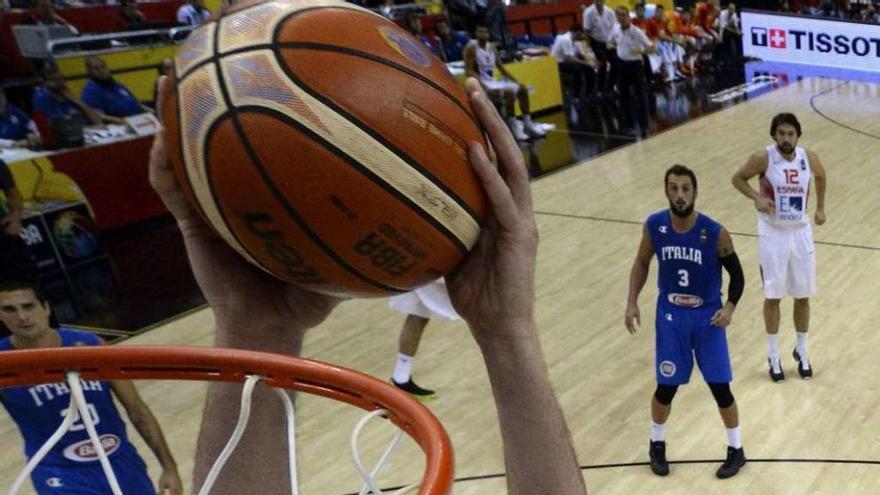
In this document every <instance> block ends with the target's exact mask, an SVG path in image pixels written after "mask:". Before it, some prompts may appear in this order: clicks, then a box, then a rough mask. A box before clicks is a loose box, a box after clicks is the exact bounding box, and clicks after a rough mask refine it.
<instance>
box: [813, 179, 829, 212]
mask: <svg viewBox="0 0 880 495" xmlns="http://www.w3.org/2000/svg"><path fill="white" fill-rule="evenodd" d="M826 186H827V184H826V179H825V177H819V176H817V177H816V208H817V209H819V211H825V187H826Z"/></svg>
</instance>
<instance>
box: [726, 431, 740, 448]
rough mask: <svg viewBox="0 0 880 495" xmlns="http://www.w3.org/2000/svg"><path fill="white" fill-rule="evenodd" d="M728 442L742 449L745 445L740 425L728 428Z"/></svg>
mask: <svg viewBox="0 0 880 495" xmlns="http://www.w3.org/2000/svg"><path fill="white" fill-rule="evenodd" d="M727 443H728V444H730V446H731V447H733V448H735V449H741V448H742V446H743V442H742V436H740V433H739V426H737V427H734V428H728V429H727Z"/></svg>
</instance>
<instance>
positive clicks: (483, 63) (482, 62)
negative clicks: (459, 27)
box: [471, 40, 496, 82]
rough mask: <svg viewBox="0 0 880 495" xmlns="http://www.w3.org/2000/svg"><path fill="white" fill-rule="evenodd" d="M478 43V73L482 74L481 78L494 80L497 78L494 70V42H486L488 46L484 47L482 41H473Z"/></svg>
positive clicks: (482, 79)
mask: <svg viewBox="0 0 880 495" xmlns="http://www.w3.org/2000/svg"><path fill="white" fill-rule="evenodd" d="M471 43H474V44H475V45H476V48H477V49H476V59H477V73H478V74H479V75H480V80H481V81H483V82H485V81H493V80H495V76H494V70H495V62H496V60H495V50H493V49H492V43H488V42H487V43H486V47H485V48H483V47H481V46H480V43H479V42H477V41H476V40H474V41H472V42H471Z"/></svg>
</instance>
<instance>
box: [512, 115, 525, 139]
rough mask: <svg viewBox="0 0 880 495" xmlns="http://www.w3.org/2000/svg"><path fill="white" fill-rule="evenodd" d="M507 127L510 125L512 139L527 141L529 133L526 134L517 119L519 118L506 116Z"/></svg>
mask: <svg viewBox="0 0 880 495" xmlns="http://www.w3.org/2000/svg"><path fill="white" fill-rule="evenodd" d="M507 127H510V132H511V134H513V137H514V139H516V140H517V141H528V140H529V135H528V134H526V132H525V130H524V127H523V123H522V122H520V121H519V119H515V118H513V117H508V118H507Z"/></svg>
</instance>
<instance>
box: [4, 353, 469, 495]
mask: <svg viewBox="0 0 880 495" xmlns="http://www.w3.org/2000/svg"><path fill="white" fill-rule="evenodd" d="M70 371H77V372H79V373H80V375H81V376H82V378H83V379H86V380H96V379H101V380H207V381H218V382H239V383H242V382H244V380H245V378H246V377H247V376H248V375H261V376H263V377H265V379H264V382H265V383H266V385H269V386H271V387H277V388H285V389H290V390H298V391H300V392H305V393H309V394H315V395H320V396H323V397H327V398H330V399H333V400H338V401H342V402H345V403H347V404H350V405H352V406H356V407H359V408H361V409H364V410H366V411H374V410H376V409H387V410H388V411H389V412H390V415H389V416H390V417H389V419H390V420H391V421H392V422H393V423H394V424H395V425H396V426H397V427H398V428H400V429H401V430H403V431H404V432H406V434H408V435H409V436H410V437H412V439H413V440H415V441H416V443H418V444H419V446H420V447H421V448H422V451H424V453H425V456H426V457H427V461H426V463H425V474H424V478H423V482H422V486H421V488H420V489H419V494H420V495H446V494H448V493H451V491H452V481H453V454H452V443H451V442H450V441H449V436H448V435H447V434H446V430H444V429H443V426H442V425H441V424H440V421H438V420H437V418H436V417H434V415H433V414H432V413H431V411H430V410H429V409H428V408H426V407H425V406H424V405H422V404H421V403H420V402H419V401H417V400H416V399H414V398H412V397H410V396H409V395H407V394H406V393H403V392H401V391H399V390H398V389H396V388H394V387H393V386H391V385H390V384H388V383H385V382H383V381H382V380H379V379H377V378H375V377H372V376H369V375H366V374H364V373H361V372H359V371H355V370H352V369H350V368H345V367H342V366H337V365H334V364H329V363H324V362H321V361H314V360H311V359H305V358H298V357H293V356H287V355H282V354H273V353H267V352H255V351H244V350H238V349H216V348H209V347H170V346H124V347H69V348H51V349H34V350H16V351H7V352H3V359H0V388H6V387H15V386H26V385H36V384H39V383H52V382H59V381H64V379H65V374H66V373H67V372H70Z"/></svg>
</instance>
